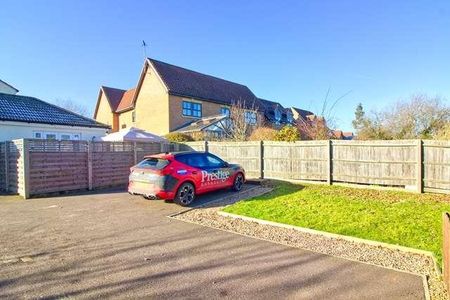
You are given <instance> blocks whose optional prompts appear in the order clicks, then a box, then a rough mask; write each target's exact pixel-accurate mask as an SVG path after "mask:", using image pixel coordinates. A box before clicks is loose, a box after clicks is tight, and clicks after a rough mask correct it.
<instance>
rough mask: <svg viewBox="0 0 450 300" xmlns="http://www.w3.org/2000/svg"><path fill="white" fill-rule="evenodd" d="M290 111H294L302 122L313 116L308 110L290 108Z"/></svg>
mask: <svg viewBox="0 0 450 300" xmlns="http://www.w3.org/2000/svg"><path fill="white" fill-rule="evenodd" d="M292 109H293V110H295V111H296V112H297V113H298V114H299V115H300V116H301V117H302V118H303V119H304V120H306V117H307V116H310V115H314V113H313V112H310V111H309V110H304V109H300V108H297V107H292Z"/></svg>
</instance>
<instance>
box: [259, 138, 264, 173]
mask: <svg viewBox="0 0 450 300" xmlns="http://www.w3.org/2000/svg"><path fill="white" fill-rule="evenodd" d="M259 171H260V173H259V174H260V175H259V178H260V179H264V142H263V141H260V142H259Z"/></svg>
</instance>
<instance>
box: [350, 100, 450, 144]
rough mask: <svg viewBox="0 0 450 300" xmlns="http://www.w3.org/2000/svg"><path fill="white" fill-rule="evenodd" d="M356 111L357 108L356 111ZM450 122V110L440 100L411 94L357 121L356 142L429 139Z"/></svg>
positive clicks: (355, 122) (434, 136) (356, 119)
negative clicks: (361, 140)
mask: <svg viewBox="0 0 450 300" xmlns="http://www.w3.org/2000/svg"><path fill="white" fill-rule="evenodd" d="M357 111H358V108H357ZM448 122H450V107H449V106H447V105H445V104H444V103H443V101H442V100H441V98H439V97H428V96H426V95H422V94H419V95H413V96H411V97H410V98H409V99H407V100H403V101H398V102H397V103H395V104H394V105H393V106H391V107H387V108H386V109H384V110H382V111H375V112H372V114H371V115H370V116H368V117H366V116H362V117H361V118H360V119H359V120H358V118H357V116H356V112H355V120H354V125H357V126H359V127H358V128H356V127H355V129H358V131H357V136H358V139H416V138H420V139H430V138H436V137H437V136H438V133H439V132H440V130H441V128H443V127H444V125H446V124H447V123H448Z"/></svg>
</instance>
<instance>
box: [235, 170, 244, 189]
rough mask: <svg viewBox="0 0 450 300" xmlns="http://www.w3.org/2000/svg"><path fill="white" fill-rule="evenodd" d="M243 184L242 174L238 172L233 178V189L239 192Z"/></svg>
mask: <svg viewBox="0 0 450 300" xmlns="http://www.w3.org/2000/svg"><path fill="white" fill-rule="evenodd" d="M243 185H244V176H242V174H241V173H239V174H237V175H236V177H235V178H234V183H233V190H235V191H236V192H239V191H240V190H241V189H242V186H243Z"/></svg>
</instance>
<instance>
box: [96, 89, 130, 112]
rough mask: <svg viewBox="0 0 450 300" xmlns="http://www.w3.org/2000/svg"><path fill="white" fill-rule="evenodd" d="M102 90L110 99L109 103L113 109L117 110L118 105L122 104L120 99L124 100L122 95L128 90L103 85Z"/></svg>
mask: <svg viewBox="0 0 450 300" xmlns="http://www.w3.org/2000/svg"><path fill="white" fill-rule="evenodd" d="M102 90H103V92H104V93H105V96H106V98H107V99H108V101H109V105H110V106H111V109H112V111H116V110H117V107H118V106H119V104H120V100H122V97H123V95H124V94H125V92H126V90H121V89H116V88H112V87H107V86H102Z"/></svg>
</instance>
